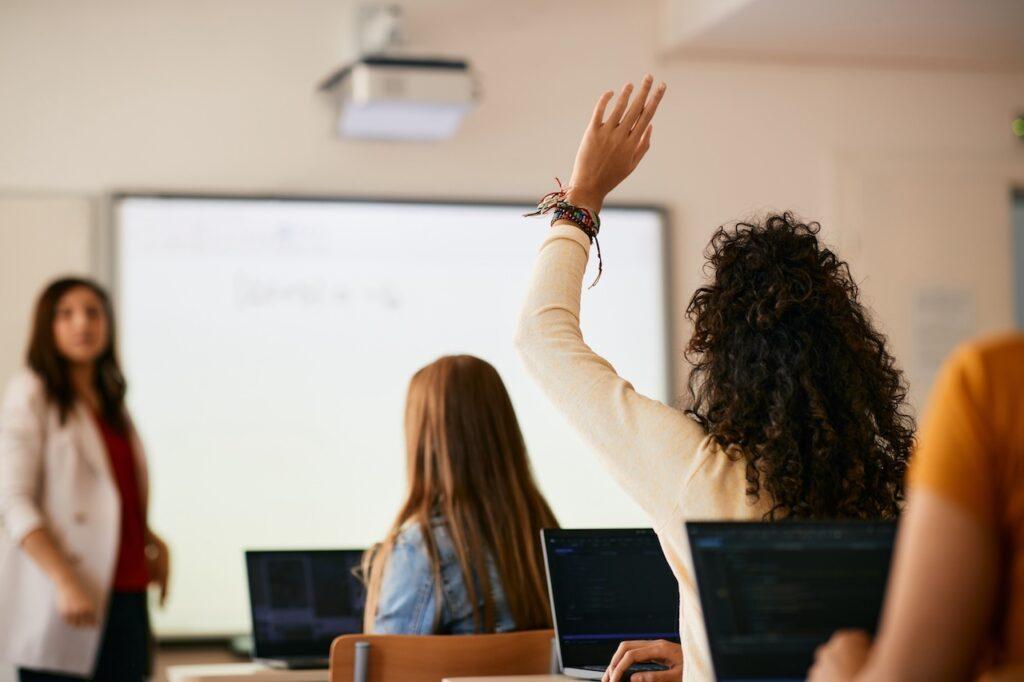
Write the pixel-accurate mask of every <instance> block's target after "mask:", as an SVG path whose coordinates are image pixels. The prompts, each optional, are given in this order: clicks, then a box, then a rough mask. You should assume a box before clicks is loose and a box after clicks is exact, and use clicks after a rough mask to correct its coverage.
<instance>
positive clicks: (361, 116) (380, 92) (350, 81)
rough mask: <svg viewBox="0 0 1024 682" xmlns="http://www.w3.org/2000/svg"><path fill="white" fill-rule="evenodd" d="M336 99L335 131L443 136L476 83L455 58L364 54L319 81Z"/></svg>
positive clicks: (465, 108)
mask: <svg viewBox="0 0 1024 682" xmlns="http://www.w3.org/2000/svg"><path fill="white" fill-rule="evenodd" d="M320 90H321V91H324V92H328V93H330V94H331V95H333V96H334V97H335V98H336V99H337V101H338V106H339V110H338V122H337V130H338V133H339V134H340V135H342V136H344V137H351V138H358V139H369V140H443V139H445V138H449V137H452V136H453V135H455V133H456V132H457V131H458V129H459V124H460V123H461V122H462V118H463V117H464V116H465V115H466V113H468V112H469V110H470V109H472V107H473V105H474V103H475V100H476V87H475V83H474V79H473V76H472V73H471V72H470V68H469V63H468V62H466V61H464V60H460V59H422V58H412V57H392V56H368V57H363V58H361V59H359V60H358V61H356V62H354V63H352V64H350V65H348V66H345V67H343V68H341V69H339V70H338V71H336V72H335V73H333V74H332V75H331V76H329V77H328V78H327V80H326V81H324V83H323V84H322V85H321V86H320Z"/></svg>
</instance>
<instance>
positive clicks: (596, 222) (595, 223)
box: [524, 178, 604, 289]
mask: <svg viewBox="0 0 1024 682" xmlns="http://www.w3.org/2000/svg"><path fill="white" fill-rule="evenodd" d="M555 182H557V183H558V189H557V190H556V191H554V192H549V193H547V194H545V195H544V196H543V197H542V198H541V200H540V203H538V204H537V210H535V211H533V212H531V213H526V214H524V217H532V216H539V215H547V214H549V213H550V214H551V224H552V225H554V224H555V223H556V222H558V221H559V220H565V221H568V222H570V223H572V224H573V225H575V226H576V227H578V228H579V229H580V230H581V231H582V232H583V234H585V235H587V238H588V239H589V240H590V242H591V243H592V244H594V245H595V246H596V247H597V277H595V278H594V281H593V282H592V283H591V284H590V286H589V287H587V288H588V289H593V288H594V285H595V284H597V283H598V281H600V279H601V274H602V273H603V272H604V261H603V259H602V258H601V242H599V241H598V240H597V233H598V232H600V231H601V219H600V218H599V217H598V215H597V213H596V212H594V211H591V210H590V209H589V208H583V207H582V206H575V205H573V204H570V203H569V202H568V201H566V200H565V195H566V193H567V192H568V191H569V188H568V187H563V186H562V181H561V180H559V179H558V178H555Z"/></svg>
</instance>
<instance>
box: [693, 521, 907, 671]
mask: <svg viewBox="0 0 1024 682" xmlns="http://www.w3.org/2000/svg"><path fill="white" fill-rule="evenodd" d="M686 530H687V533H688V535H689V538H690V551H691V553H692V555H693V563H694V570H695V571H696V575H697V584H698V588H699V590H700V600H701V606H702V608H703V611H704V624H705V627H706V628H707V633H708V640H709V643H710V645H711V657H712V660H713V662H714V666H715V674H716V676H717V678H718V679H719V680H802V679H804V678H805V677H806V674H807V669H808V668H809V667H810V666H811V663H812V661H813V658H814V650H815V648H817V647H818V646H819V645H820V644H822V643H823V642H825V641H826V640H827V639H828V638H829V637H830V636H831V635H832V633H833V632H835V631H836V630H837V629H840V628H848V627H853V628H862V629H864V630H867V631H869V632H873V631H874V629H875V626H876V624H877V622H878V616H879V613H880V610H881V605H882V599H883V597H884V594H885V585H886V580H887V578H888V573H889V560H890V557H891V555H892V543H893V538H894V535H895V525H894V524H892V523H885V522H878V523H875V522H857V521H850V522H797V521H784V522H780V523H729V522H722V523H693V522H691V523H687V524H686Z"/></svg>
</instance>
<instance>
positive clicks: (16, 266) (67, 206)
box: [0, 193, 96, 381]
mask: <svg viewBox="0 0 1024 682" xmlns="http://www.w3.org/2000/svg"><path fill="white" fill-rule="evenodd" d="M93 204H94V202H90V201H89V200H88V199H85V198H80V197H66V196H65V197H62V196H49V195H39V196H21V197H7V196H3V194H2V193H0V377H3V380H4V381H6V379H7V377H9V376H10V375H11V373H12V372H14V370H15V369H17V368H18V367H19V366H20V365H21V363H22V362H23V357H24V353H25V344H26V341H27V340H28V334H29V327H30V324H31V319H30V318H31V315H32V306H33V305H34V304H35V298H36V295H37V294H38V293H39V291H40V289H42V287H43V286H45V284H46V282H48V281H49V280H50V279H52V278H54V277H56V276H59V275H67V274H77V275H81V274H89V273H90V272H91V271H92V270H93V269H94V265H95V264H94V258H93V246H94V239H93V232H94V228H93V224H94V223H95V222H96V219H95V215H94V211H93Z"/></svg>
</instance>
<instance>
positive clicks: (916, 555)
mask: <svg viewBox="0 0 1024 682" xmlns="http://www.w3.org/2000/svg"><path fill="white" fill-rule="evenodd" d="M997 552H998V548H997V543H996V538H995V536H994V535H993V534H992V533H991V531H988V530H987V529H985V528H983V527H981V526H980V525H979V524H978V523H977V522H976V521H975V520H974V519H972V518H971V517H970V516H969V515H967V514H965V513H964V512H963V511H961V510H960V509H959V508H957V507H956V506H955V505H953V504H951V503H950V502H948V501H946V500H945V499H943V498H942V497H940V496H938V495H936V494H934V493H932V492H930V491H928V490H914V491H913V492H912V495H911V499H910V505H909V507H908V509H907V512H906V514H905V517H904V520H903V524H902V526H901V529H900V535H899V541H898V545H897V548H896V555H895V557H894V560H893V569H892V572H893V575H892V579H891V581H890V586H889V590H888V594H889V596H888V598H887V599H886V603H885V611H884V614H883V616H882V625H881V628H880V630H879V634H878V637H877V639H876V640H875V644H874V647H872V649H871V652H870V656H867V652H868V649H867V647H868V645H869V641H868V639H867V637H866V636H864V635H863V633H861V634H860V635H857V634H853V633H850V632H843V633H838V634H837V635H836V636H834V637H833V638H832V639H831V640H830V641H829V643H828V644H827V645H825V646H824V647H822V649H821V650H820V651H819V653H818V656H817V662H816V664H815V666H814V667H813V668H811V672H810V680H811V682H848V681H849V680H858V681H867V680H879V681H885V680H900V681H903V680H906V681H907V682H914V681H915V680H921V681H922V682H925V681H927V682H940V681H942V680H962V679H967V678H968V677H969V676H970V674H971V672H972V671H973V668H974V665H975V662H976V661H977V659H978V654H979V651H980V647H981V644H982V641H983V640H984V634H985V627H986V625H987V624H988V622H989V619H990V618H991V616H992V608H993V602H994V589H995V587H994V586H995V585H996V583H997V580H996V578H997V560H996V558H997ZM862 666H863V667H862Z"/></svg>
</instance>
